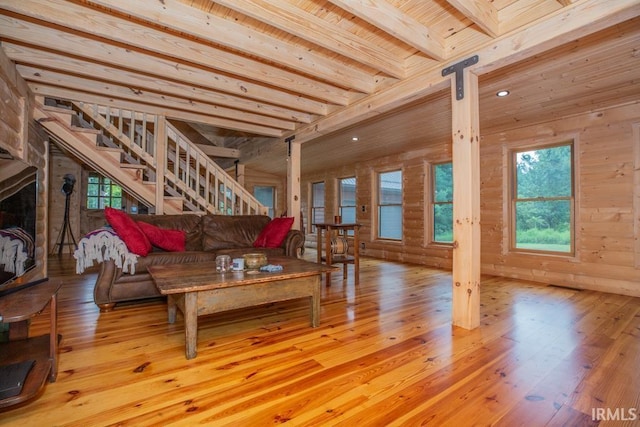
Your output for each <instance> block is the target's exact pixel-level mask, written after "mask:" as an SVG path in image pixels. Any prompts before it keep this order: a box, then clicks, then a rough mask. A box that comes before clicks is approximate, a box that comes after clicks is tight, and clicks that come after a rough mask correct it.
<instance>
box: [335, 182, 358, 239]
mask: <svg viewBox="0 0 640 427" xmlns="http://www.w3.org/2000/svg"><path fill="white" fill-rule="evenodd" d="M339 187H340V192H339V193H338V197H339V198H340V200H338V206H339V211H340V216H341V217H342V222H344V223H347V224H353V223H355V222H356V177H355V176H354V177H350V178H342V179H340V182H339ZM347 234H348V235H350V236H352V235H353V230H348V231H347Z"/></svg>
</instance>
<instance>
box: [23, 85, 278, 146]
mask: <svg viewBox="0 0 640 427" xmlns="http://www.w3.org/2000/svg"><path fill="white" fill-rule="evenodd" d="M29 88H30V89H31V90H32V91H33V93H34V94H36V95H42V96H49V97H52V98H61V99H69V100H72V101H79V102H86V103H91V104H100V105H106V106H110V107H113V108H119V109H124V110H132V111H140V112H146V113H150V114H157V115H165V116H167V117H168V118H170V119H177V120H183V121H192V122H198V123H204V124H208V125H211V126H216V127H221V128H226V129H233V130H237V131H240V132H247V133H250V134H253V135H264V136H274V137H278V136H282V133H283V132H282V130H280V129H274V128H268V127H266V126H259V125H253V124H250V123H242V122H238V121H235V120H227V119H223V118H217V117H212V116H207V115H204V114H197V113H192V112H185V111H180V110H170V109H167V108H163V107H158V106H154V105H150V104H141V103H138V102H133V101H129V100H125V99H119V98H112V97H108V96H102V95H97V94H95V93H88V92H81V91H75V90H71V89H66V88H60V87H58V86H50V85H45V84H38V83H29Z"/></svg>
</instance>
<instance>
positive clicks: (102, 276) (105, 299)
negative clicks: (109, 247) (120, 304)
mask: <svg viewBox="0 0 640 427" xmlns="http://www.w3.org/2000/svg"><path fill="white" fill-rule="evenodd" d="M117 269H118V267H116V263H115V262H114V261H113V260H107V261H104V262H102V263H101V265H100V272H99V273H98V278H97V279H96V284H95V286H94V288H93V300H94V301H95V303H96V305H98V306H99V307H101V308H102V307H106V306H107V305H109V304H110V303H111V302H112V301H111V296H110V293H111V286H112V285H113V282H114V281H115V277H116V274H117V271H116V270H117Z"/></svg>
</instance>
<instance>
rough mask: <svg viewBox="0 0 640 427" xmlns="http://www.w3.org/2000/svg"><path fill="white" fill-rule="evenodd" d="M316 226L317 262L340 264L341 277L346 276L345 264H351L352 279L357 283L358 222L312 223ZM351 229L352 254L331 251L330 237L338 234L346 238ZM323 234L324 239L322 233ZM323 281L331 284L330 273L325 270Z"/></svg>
mask: <svg viewBox="0 0 640 427" xmlns="http://www.w3.org/2000/svg"><path fill="white" fill-rule="evenodd" d="M313 225H315V227H316V231H317V233H318V263H325V264H327V265H329V266H331V265H334V264H342V265H343V271H342V277H347V265H348V264H353V279H354V283H355V284H356V285H357V284H358V283H359V282H360V241H359V238H358V231H359V229H360V224H357V223H344V224H343V223H339V224H335V223H320V224H313ZM350 230H353V255H349V254H348V253H345V254H333V253H332V252H331V238H332V237H334V235H335V236H340V237H344V238H347V237H348V231H350ZM323 234H324V239H323V236H322V235H323ZM323 242H324V252H325V255H324V256H322V244H323ZM325 283H326V285H327V286H329V285H330V284H331V273H330V272H327V273H326V275H325Z"/></svg>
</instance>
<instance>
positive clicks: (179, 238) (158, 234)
mask: <svg viewBox="0 0 640 427" xmlns="http://www.w3.org/2000/svg"><path fill="white" fill-rule="evenodd" d="M137 224H138V227H140V229H141V230H142V232H143V233H144V234H145V235H146V236H147V238H148V239H149V241H150V242H151V244H152V245H153V246H156V247H158V248H160V249H163V250H165V251H168V252H184V248H185V244H186V240H187V237H186V236H187V235H186V233H185V232H184V231H183V230H173V229H168V228H160V227H157V226H155V225H153V224H149V223H148V222H143V221H138V222H137Z"/></svg>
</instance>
